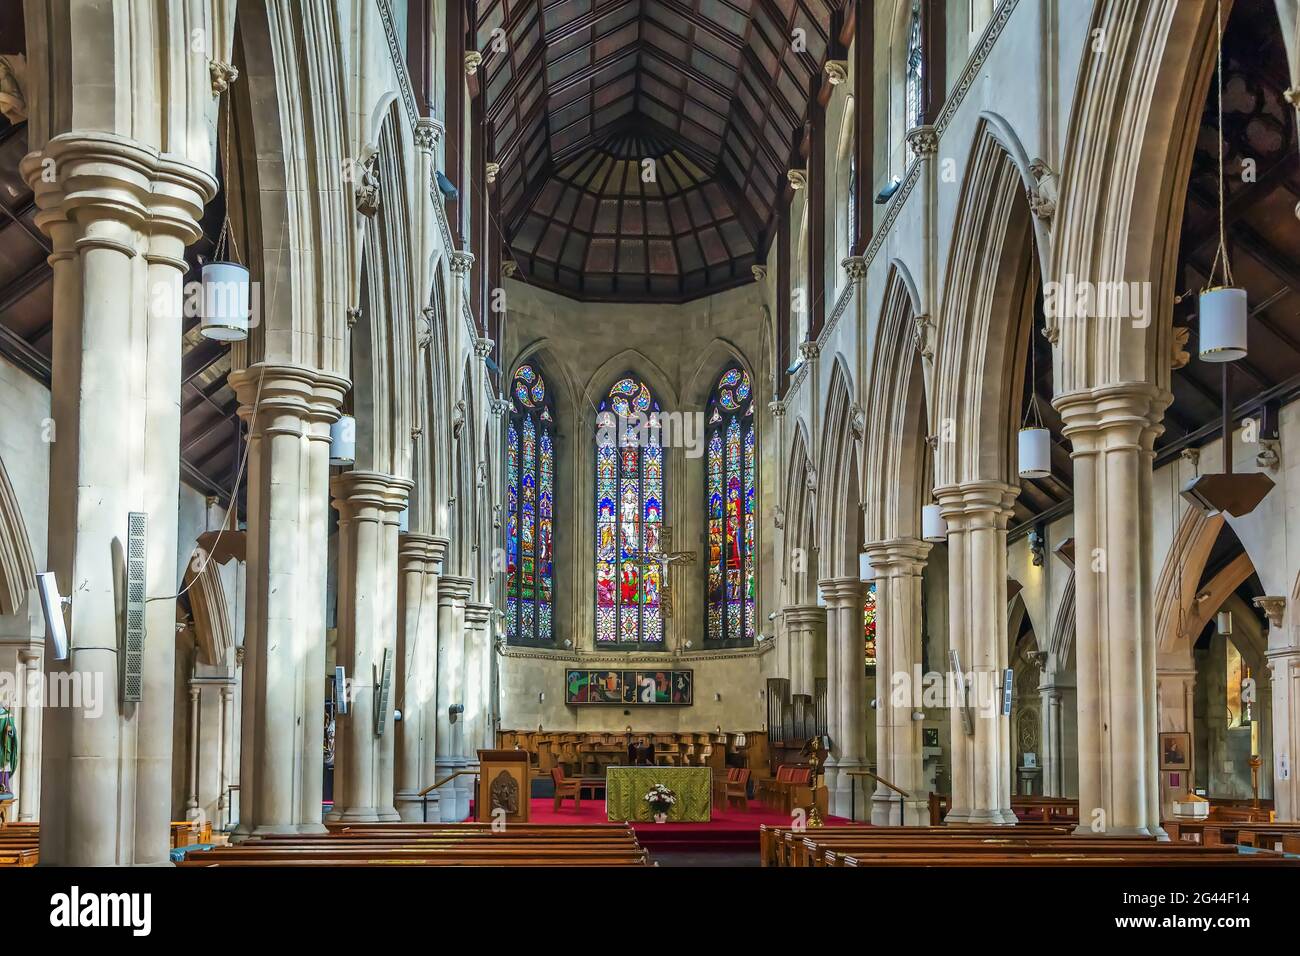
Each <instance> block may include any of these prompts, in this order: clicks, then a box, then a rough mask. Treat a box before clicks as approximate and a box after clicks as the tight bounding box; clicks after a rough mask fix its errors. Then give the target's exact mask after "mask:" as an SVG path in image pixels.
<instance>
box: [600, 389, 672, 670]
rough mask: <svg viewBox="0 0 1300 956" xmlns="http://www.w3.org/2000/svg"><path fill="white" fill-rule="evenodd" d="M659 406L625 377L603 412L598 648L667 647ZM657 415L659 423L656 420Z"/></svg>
mask: <svg viewBox="0 0 1300 956" xmlns="http://www.w3.org/2000/svg"><path fill="white" fill-rule="evenodd" d="M658 414H659V403H658V402H657V401H655V398H654V395H653V394H652V393H651V391H650V388H649V386H648V385H646V384H645V382H643V381H641V380H640V379H639V378H637V377H635V376H633V375H626V376H624V377H623V378H620V379H619V380H618V381H617V382H615V383H614V386H613V387H612V388H611V389H610V390H609V394H607V395H606V396H605V397H604V398H603V399H602V400H601V403H600V407H599V408H598V409H597V410H596V646H597V647H613V648H623V647H625V648H650V649H660V648H662V647H663V646H664V618H663V605H662V603H661V601H660V597H661V591H662V587H663V581H662V580H661V575H662V573H663V565H662V564H661V563H660V561H657V560H654V559H653V557H652V555H653V554H654V553H655V552H658V551H659V550H660V548H661V546H662V535H663V522H664V449H663V446H662V444H660V435H659V430H658V418H657V416H658ZM651 416H655V417H654V418H653V419H652V418H651Z"/></svg>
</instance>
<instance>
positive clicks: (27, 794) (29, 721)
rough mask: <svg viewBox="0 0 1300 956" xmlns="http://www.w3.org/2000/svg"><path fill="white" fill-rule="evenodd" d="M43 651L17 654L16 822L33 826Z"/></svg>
mask: <svg viewBox="0 0 1300 956" xmlns="http://www.w3.org/2000/svg"><path fill="white" fill-rule="evenodd" d="M41 657H42V651H41V648H39V647H24V648H21V649H19V651H18V664H19V666H20V667H21V669H22V681H21V683H20V684H19V685H18V688H19V695H18V699H19V705H20V708H21V709H20V710H19V711H18V720H19V724H18V821H19V822H20V823H28V822H35V821H37V820H39V819H40V816H41V814H40V809H41V805H40V804H41V713H42V708H41V703H40V702H41V698H40V697H37V696H36V693H37V690H36V689H35V688H38V687H40V684H41V680H42V676H43V675H42V673H41Z"/></svg>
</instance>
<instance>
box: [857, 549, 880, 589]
mask: <svg viewBox="0 0 1300 956" xmlns="http://www.w3.org/2000/svg"><path fill="white" fill-rule="evenodd" d="M875 579H876V569H875V568H873V567H872V566H871V555H869V554H867V552H865V551H863V552H862V553H861V554H859V555H858V580H859V581H861V582H863V583H864V584H865V583H866V582H868V581H874V580H875Z"/></svg>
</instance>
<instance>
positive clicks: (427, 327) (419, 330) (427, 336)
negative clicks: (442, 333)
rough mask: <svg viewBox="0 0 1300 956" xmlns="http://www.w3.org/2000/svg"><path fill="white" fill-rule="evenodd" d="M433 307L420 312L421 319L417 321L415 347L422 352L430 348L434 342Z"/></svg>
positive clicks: (427, 307)
mask: <svg viewBox="0 0 1300 956" xmlns="http://www.w3.org/2000/svg"><path fill="white" fill-rule="evenodd" d="M433 317H434V309H433V306H426V307H425V308H423V309H421V310H420V317H419V318H418V319H416V332H415V345H416V347H417V348H419V349H420V350H421V351H423V350H424V349H427V348H428V347H429V343H430V342H432V341H433Z"/></svg>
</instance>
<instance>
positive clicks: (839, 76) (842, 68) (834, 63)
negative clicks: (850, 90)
mask: <svg viewBox="0 0 1300 956" xmlns="http://www.w3.org/2000/svg"><path fill="white" fill-rule="evenodd" d="M848 78H849V63H848V61H847V60H827V61H826V79H827V81H828V82H829V83H830V84H831V86H839V85H840V84H841V83H845V82H847V81H848Z"/></svg>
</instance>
